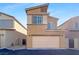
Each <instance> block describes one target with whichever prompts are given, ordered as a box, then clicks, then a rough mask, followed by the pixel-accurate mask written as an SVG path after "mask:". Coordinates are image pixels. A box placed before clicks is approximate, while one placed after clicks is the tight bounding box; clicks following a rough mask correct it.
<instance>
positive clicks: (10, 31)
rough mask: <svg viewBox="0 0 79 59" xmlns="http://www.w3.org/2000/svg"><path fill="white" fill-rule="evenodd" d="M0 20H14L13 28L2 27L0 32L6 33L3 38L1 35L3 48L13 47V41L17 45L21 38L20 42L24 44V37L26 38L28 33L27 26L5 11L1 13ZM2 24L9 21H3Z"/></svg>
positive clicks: (0, 43) (0, 45)
mask: <svg viewBox="0 0 79 59" xmlns="http://www.w3.org/2000/svg"><path fill="white" fill-rule="evenodd" d="M0 20H7V21H9V20H10V21H12V22H13V23H12V24H11V25H13V27H12V28H7V29H4V28H1V29H0V34H4V36H3V37H2V38H1V37H0V47H1V48H7V47H11V45H12V43H13V44H14V46H16V44H17V40H20V41H21V42H20V43H19V45H22V39H26V35H27V30H26V28H24V27H23V26H22V25H21V24H20V23H19V22H18V21H17V20H16V19H15V18H14V17H13V16H12V17H11V16H9V15H6V14H4V13H1V14H0ZM2 25H7V23H6V24H4V23H3V24H2Z"/></svg>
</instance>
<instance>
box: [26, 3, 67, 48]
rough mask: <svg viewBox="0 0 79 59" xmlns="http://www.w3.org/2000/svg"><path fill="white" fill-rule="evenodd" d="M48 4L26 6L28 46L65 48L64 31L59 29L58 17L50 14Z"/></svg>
mask: <svg viewBox="0 0 79 59" xmlns="http://www.w3.org/2000/svg"><path fill="white" fill-rule="evenodd" d="M47 9H48V4H43V5H39V6H35V7H30V8H26V13H27V48H64V47H65V44H64V42H65V41H64V40H65V39H64V31H61V30H58V29H57V21H58V18H56V17H52V16H49V13H48V12H47Z"/></svg>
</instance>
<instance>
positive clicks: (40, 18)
mask: <svg viewBox="0 0 79 59" xmlns="http://www.w3.org/2000/svg"><path fill="white" fill-rule="evenodd" d="M35 17H36V19H35ZM32 24H37V25H40V24H43V16H39V15H34V16H32Z"/></svg>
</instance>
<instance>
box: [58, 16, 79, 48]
mask: <svg viewBox="0 0 79 59" xmlns="http://www.w3.org/2000/svg"><path fill="white" fill-rule="evenodd" d="M75 23H79V16H76V17H72V18H70V19H69V20H68V21H66V22H65V23H63V24H62V25H60V26H59V27H58V29H61V30H65V40H66V48H69V39H74V48H79V29H77V28H75Z"/></svg>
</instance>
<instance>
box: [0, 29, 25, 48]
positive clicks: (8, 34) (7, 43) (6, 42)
mask: <svg viewBox="0 0 79 59" xmlns="http://www.w3.org/2000/svg"><path fill="white" fill-rule="evenodd" d="M0 31H1V32H0V34H4V36H3V37H2V39H0V46H1V48H8V47H9V48H10V47H12V46H11V45H12V43H13V44H14V46H17V44H18V42H17V40H18V39H19V46H21V45H22V40H23V39H26V35H24V34H22V33H20V32H17V31H15V30H0Z"/></svg>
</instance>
